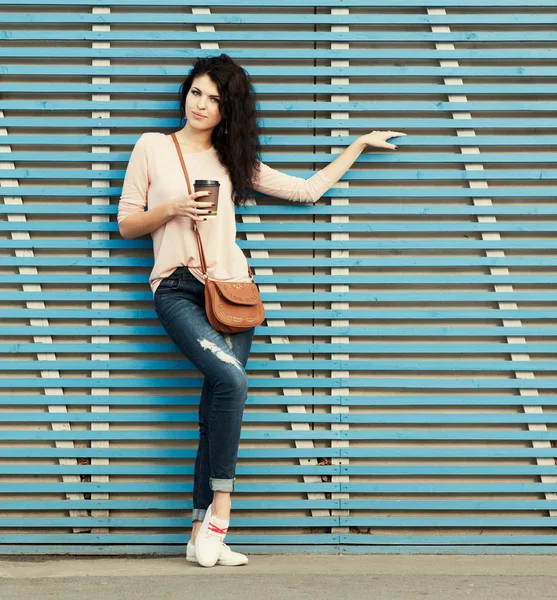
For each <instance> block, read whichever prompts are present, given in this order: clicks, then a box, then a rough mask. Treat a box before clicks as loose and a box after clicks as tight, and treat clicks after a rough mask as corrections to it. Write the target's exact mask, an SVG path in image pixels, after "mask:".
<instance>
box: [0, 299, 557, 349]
mask: <svg viewBox="0 0 557 600" xmlns="http://www.w3.org/2000/svg"><path fill="white" fill-rule="evenodd" d="M265 313H266V315H267V318H268V319H273V318H276V319H279V318H282V319H289V318H290V319H298V320H304V319H312V320H313V319H344V318H348V317H350V318H352V319H362V320H364V319H373V320H374V321H378V320H383V319H385V320H388V321H398V320H404V321H407V320H423V321H440V320H451V321H453V320H455V319H456V320H472V321H473V320H476V319H500V318H505V317H508V316H509V312H508V310H507V309H496V308H495V309H491V310H489V309H487V310H450V309H443V310H394V309H389V310H357V309H354V308H350V309H346V310H337V309H333V310H317V309H316V310H311V309H306V310H303V309H300V310H289V309H287V308H282V309H279V310H272V309H267V310H266V311H265ZM512 316H513V318H515V319H528V320H534V321H536V320H542V319H544V320H545V319H549V320H553V319H554V318H555V310H553V309H549V310H513V312H512ZM0 318H3V319H8V318H10V319H103V318H104V319H109V318H110V319H130V320H132V321H142V322H143V321H144V320H145V319H155V318H157V314H156V312H155V311H154V310H153V309H151V310H148V309H147V310H141V309H137V310H134V309H130V310H118V309H115V308H111V309H105V310H103V309H96V308H95V309H83V310H79V309H68V310H57V309H31V308H28V309H13V308H10V309H0ZM132 325H133V323H132ZM528 330H529V329H528V328H526V329H525V331H528ZM103 348H104V349H106V346H104V344H73V343H72V344H69V343H67V344H42V343H40V342H33V343H29V344H20V343H17V342H14V343H7V344H0V352H10V353H15V352H43V351H45V350H46V349H50V350H49V351H50V352H99V351H103ZM456 348H458V349H456ZM174 349H175V346H174V345H172V344H137V343H131V342H126V343H124V344H117V343H115V342H111V343H110V352H111V353H118V352H173V351H174ZM441 349H443V352H450V351H451V349H452V348H451V346H447V345H446V344H442V345H436V344H431V343H430V344H424V345H419V344H400V343H397V344H392V345H391V344H377V343H374V344H373V345H372V346H371V345H369V346H368V345H366V346H362V344H296V345H295V346H294V345H292V344H258V343H254V344H253V345H252V347H251V349H250V353H256V354H257V353H259V352H270V351H272V352H274V353H281V352H286V353H287V354H291V353H297V352H298V353H299V352H349V353H351V354H352V353H355V354H358V353H361V352H365V353H370V354H375V353H378V354H381V353H384V352H405V353H406V352H410V353H412V352H437V351H440V350H441ZM554 350H557V346H554V345H553V344H547V343H544V344H506V343H502V342H501V343H498V344H482V345H481V347H478V345H477V344H470V345H466V344H463V343H459V344H458V346H457V347H455V352H459V353H467V352H471V353H473V354H474V353H476V354H477V353H481V352H511V351H512V352H537V353H539V352H553V351H554Z"/></svg>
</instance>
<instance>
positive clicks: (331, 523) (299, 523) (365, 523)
mask: <svg viewBox="0 0 557 600" xmlns="http://www.w3.org/2000/svg"><path fill="white" fill-rule="evenodd" d="M190 523H191V521H190V519H185V518H180V517H163V518H157V517H151V518H145V517H125V518H118V517H78V518H72V517H63V518H56V517H49V518H48V519H46V518H44V517H43V518H17V517H11V518H9V519H0V527H4V528H12V527H18V528H21V527H24V526H25V527H28V528H29V529H35V528H37V529H40V528H48V527H52V528H54V527H110V528H113V529H118V528H119V527H126V528H127V527H137V528H139V529H140V530H141V529H146V528H157V529H158V528H163V529H164V528H184V527H187V526H189V525H190ZM556 524H557V518H551V517H545V518H542V517H534V518H525V517H522V518H521V519H515V518H505V517H492V518H486V517H481V516H475V517H472V518H466V517H462V518H451V517H435V518H427V517H424V516H420V517H415V518H404V517H298V518H296V517H288V518H281V517H275V518H274V519H265V518H258V517H249V518H245V517H235V518H234V526H235V527H236V528H238V529H239V528H246V529H248V528H249V529H253V528H258V527H268V528H274V527H277V528H278V527H297V528H299V527H344V526H352V527H439V528H444V527H467V528H469V527H493V528H496V527H505V528H508V527H532V528H535V527H543V528H545V527H555V525H556ZM112 535H113V536H116V535H117V534H116V533H112ZM4 537H5V536H2V537H1V538H0V539H2V538H4ZM80 537H81V534H80Z"/></svg>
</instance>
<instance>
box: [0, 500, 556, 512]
mask: <svg viewBox="0 0 557 600" xmlns="http://www.w3.org/2000/svg"><path fill="white" fill-rule="evenodd" d="M192 504H193V503H192V501H191V500H170V499H169V500H151V499H145V500H46V499H41V500H17V501H13V500H2V501H0V510H5V511H9V510H16V511H25V510H33V511H42V510H70V509H80V508H85V509H89V510H95V509H108V510H110V509H114V510H135V509H139V510H180V511H183V510H191V508H192ZM327 508H328V509H339V510H340V509H352V510H358V509H362V510H370V511H371V510H394V511H396V510H418V511H421V510H478V511H480V510H497V511H501V510H504V511H506V510H508V511H517V510H529V511H534V510H554V509H555V508H557V501H555V500H354V499H349V500H344V499H338V500H313V499H310V500H285V499H282V497H279V498H278V499H272V498H269V499H265V500H240V499H235V501H234V510H249V511H257V510H268V509H272V510H311V509H327Z"/></svg>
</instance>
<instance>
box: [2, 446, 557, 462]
mask: <svg viewBox="0 0 557 600" xmlns="http://www.w3.org/2000/svg"><path fill="white" fill-rule="evenodd" d="M196 452H197V447H196V448H192V449H184V448H178V449H174V448H169V447H166V448H165V449H164V450H161V449H156V448H132V449H124V448H114V447H112V448H79V447H78V448H65V449H64V448H23V449H22V448H5V447H2V448H0V457H3V458H6V457H8V458H37V457H40V458H78V457H79V458H91V457H95V458H132V459H156V458H164V459H168V458H176V459H184V458H188V459H195V455H196ZM238 456H239V458H248V459H262V458H272V459H277V460H278V459H281V458H289V459H292V458H294V459H298V458H322V457H333V458H338V457H343V458H380V459H394V458H400V459H402V458H411V459H416V458H436V459H444V458H456V459H460V458H475V459H489V460H496V459H508V458H530V459H531V458H540V457H546V458H555V457H556V456H557V448H508V447H505V448H497V447H494V446H493V445H490V446H489V447H487V448H477V447H475V448H462V447H460V448H456V449H455V448H445V447H442V448H436V449H432V448H424V447H423V446H421V447H414V448H400V447H397V446H392V447H383V448H379V449H372V448H364V449H362V448H338V447H336V448H329V447H326V448H325V447H324V448H309V449H308V448H294V449H292V448H291V449H286V448H281V449H278V450H277V449H271V448H264V447H261V446H260V447H259V448H257V449H242V447H240V450H239V454H238Z"/></svg>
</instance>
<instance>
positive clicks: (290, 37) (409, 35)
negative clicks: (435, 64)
mask: <svg viewBox="0 0 557 600" xmlns="http://www.w3.org/2000/svg"><path fill="white" fill-rule="evenodd" d="M445 5H446V2H445ZM209 23H210V24H212V22H211V21H209ZM307 28H308V29H310V28H312V26H311V25H307ZM233 29H235V31H219V32H212V31H209V32H207V31H203V32H197V31H195V32H194V31H185V32H184V31H169V30H165V31H153V30H151V29H149V28H145V30H143V31H137V30H136V31H133V30H132V31H126V30H124V29H122V30H118V29H115V30H112V31H88V30H87V29H82V30H59V31H47V30H44V31H41V30H38V29H29V30H13V31H10V34H9V38H10V40H60V41H61V40H80V41H105V42H108V41H116V40H135V41H139V40H141V41H142V42H153V41H156V42H170V41H179V42H195V43H201V42H203V43H207V42H226V41H230V42H238V43H242V44H245V43H246V40H249V41H250V42H267V43H269V42H285V41H287V42H298V43H299V42H345V43H346V42H368V41H369V32H359V31H349V32H346V33H345V32H342V33H339V32H336V31H319V32H316V31H292V28H287V27H285V28H284V31H265V30H261V31H253V30H251V31H249V33H246V32H245V31H237V27H234V28H233ZM373 39H374V41H375V42H388V43H393V42H428V43H433V42H473V43H474V44H476V43H479V42H492V43H495V42H499V43H501V42H520V43H523V44H524V43H526V42H554V41H555V40H557V33H554V32H553V31H551V30H547V31H544V30H542V31H528V30H526V31H524V30H516V31H512V32H506V31H505V32H497V31H496V32H493V31H464V32H446V31H442V32H438V31H434V32H429V31H420V32H414V31H407V30H400V31H389V32H382V31H380V30H378V31H373Z"/></svg>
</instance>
